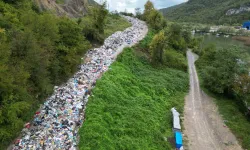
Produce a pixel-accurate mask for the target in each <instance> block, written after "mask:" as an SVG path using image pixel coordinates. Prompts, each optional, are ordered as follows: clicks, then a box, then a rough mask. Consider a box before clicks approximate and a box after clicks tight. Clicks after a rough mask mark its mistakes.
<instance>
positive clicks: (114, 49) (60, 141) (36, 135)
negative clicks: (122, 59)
mask: <svg viewBox="0 0 250 150" xmlns="http://www.w3.org/2000/svg"><path fill="white" fill-rule="evenodd" d="M124 17H125V16H124ZM125 18H126V19H127V20H128V21H129V22H130V23H131V24H132V26H131V27H129V28H127V29H126V30H125V31H123V32H120V31H119V32H116V33H114V34H113V35H111V36H110V37H108V38H107V39H106V40H105V42H104V45H103V46H101V47H100V48H95V49H93V50H89V51H88V52H87V53H86V55H85V57H86V60H85V63H84V64H82V65H81V66H80V69H79V71H78V72H77V73H76V74H75V75H74V76H73V77H72V78H70V79H69V80H68V81H67V83H65V84H63V85H62V86H60V87H58V86H55V88H54V93H53V95H52V96H51V97H49V98H48V99H47V100H46V101H45V102H44V105H43V106H42V107H41V108H40V109H39V111H37V112H36V113H35V114H34V120H33V121H32V122H30V123H26V124H25V127H24V129H23V130H22V133H21V137H20V139H17V140H16V141H15V142H14V144H13V145H12V146H11V149H13V150H21V149H23V150H59V149H60V150H62V149H63V150H75V149H77V143H78V139H79V138H78V137H79V136H78V129H79V128H80V127H81V125H82V124H83V121H84V112H85V109H86V104H87V102H88V97H89V96H90V94H91V89H92V88H94V86H95V83H96V80H97V79H98V78H100V77H101V75H102V74H103V73H104V72H105V71H107V70H108V69H109V66H110V65H111V64H112V63H113V62H114V61H115V59H116V56H117V55H118V54H119V53H120V52H121V51H122V49H123V48H124V47H126V46H131V45H133V44H135V43H137V42H138V41H140V40H141V39H142V38H143V37H144V36H145V34H146V32H147V30H148V29H147V25H146V24H145V22H143V21H140V20H138V19H135V18H131V17H125Z"/></svg>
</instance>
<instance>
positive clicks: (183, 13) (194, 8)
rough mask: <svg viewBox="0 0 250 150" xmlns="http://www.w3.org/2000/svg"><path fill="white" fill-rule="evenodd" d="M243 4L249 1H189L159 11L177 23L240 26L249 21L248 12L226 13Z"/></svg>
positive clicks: (249, 15)
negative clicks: (228, 14)
mask: <svg viewBox="0 0 250 150" xmlns="http://www.w3.org/2000/svg"><path fill="white" fill-rule="evenodd" d="M245 4H249V0H238V1H236V0H192V1H191V0H190V1H188V2H186V3H182V4H180V5H176V6H173V7H169V8H165V9H161V10H160V11H161V12H163V14H164V15H165V16H166V18H167V19H169V20H172V21H178V22H199V23H206V24H211V23H212V24H224V23H228V24H235V23H237V24H242V22H243V21H245V20H249V18H250V14H249V12H248V13H242V14H238V15H232V16H226V12H227V10H229V9H231V8H239V7H240V6H241V5H245Z"/></svg>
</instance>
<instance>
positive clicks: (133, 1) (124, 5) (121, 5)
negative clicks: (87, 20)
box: [95, 0, 188, 13]
mask: <svg viewBox="0 0 250 150" xmlns="http://www.w3.org/2000/svg"><path fill="white" fill-rule="evenodd" d="M95 1H96V2H103V1H104V0H95ZM151 1H152V2H153V3H154V6H155V8H156V9H161V8H166V7H170V6H173V5H176V4H180V3H183V2H186V1H188V0H151ZM146 2H147V0H107V4H108V6H109V10H111V11H113V10H117V11H124V10H125V9H126V10H127V11H128V12H132V13H133V12H134V10H135V8H138V7H139V8H141V9H143V8H144V4H145V3H146Z"/></svg>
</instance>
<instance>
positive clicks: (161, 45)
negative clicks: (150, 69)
mask: <svg viewBox="0 0 250 150" xmlns="http://www.w3.org/2000/svg"><path fill="white" fill-rule="evenodd" d="M165 46H166V37H165V34H164V31H161V32H159V33H158V34H156V35H155V36H154V38H153V40H152V42H151V43H150V54H151V57H152V59H153V63H158V62H159V63H161V64H162V63H163V54H164V49H165Z"/></svg>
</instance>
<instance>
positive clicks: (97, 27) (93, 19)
mask: <svg viewBox="0 0 250 150" xmlns="http://www.w3.org/2000/svg"><path fill="white" fill-rule="evenodd" d="M107 15H108V11H107V10H106V3H103V4H102V5H100V6H91V7H90V8H89V13H88V14H87V16H85V17H84V18H83V20H82V23H81V26H82V28H83V33H84V35H85V36H86V37H87V39H89V40H95V41H97V42H103V40H104V25H105V21H106V18H107Z"/></svg>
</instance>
